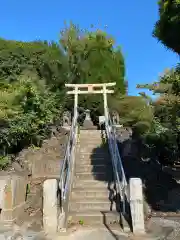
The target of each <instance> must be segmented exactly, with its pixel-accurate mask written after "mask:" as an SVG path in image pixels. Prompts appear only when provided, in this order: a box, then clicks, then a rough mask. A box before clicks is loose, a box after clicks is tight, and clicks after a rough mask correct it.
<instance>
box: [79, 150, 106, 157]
mask: <svg viewBox="0 0 180 240" xmlns="http://www.w3.org/2000/svg"><path fill="white" fill-rule="evenodd" d="M77 154H78V155H79V156H81V157H83V158H84V157H88V156H93V157H94V158H95V157H108V156H110V154H109V152H108V151H104V150H102V149H101V150H98V151H96V150H93V149H92V150H91V151H81V150H79V151H78V152H77Z"/></svg>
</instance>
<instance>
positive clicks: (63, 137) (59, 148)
mask: <svg viewBox="0 0 180 240" xmlns="http://www.w3.org/2000/svg"><path fill="white" fill-rule="evenodd" d="M67 141H68V131H67V130H65V129H63V128H62V129H61V132H59V133H58V134H57V136H53V137H52V138H51V139H48V140H46V141H44V143H43V145H42V147H41V148H39V149H38V148H36V149H35V148H34V149H33V148H28V149H25V150H23V151H22V152H21V153H20V154H19V156H18V158H17V159H16V161H17V162H18V163H19V164H20V165H21V166H22V168H24V169H26V170H27V171H28V174H29V175H32V178H33V179H34V178H41V177H43V178H59V174H60V169H61V163H62V161H63V159H64V156H65V150H66V144H67Z"/></svg>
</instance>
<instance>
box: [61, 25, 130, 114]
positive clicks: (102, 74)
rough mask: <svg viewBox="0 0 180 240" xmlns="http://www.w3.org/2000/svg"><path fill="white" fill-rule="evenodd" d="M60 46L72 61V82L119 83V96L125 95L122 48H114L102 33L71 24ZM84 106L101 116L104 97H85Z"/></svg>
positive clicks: (82, 99)
mask: <svg viewBox="0 0 180 240" xmlns="http://www.w3.org/2000/svg"><path fill="white" fill-rule="evenodd" d="M60 43H61V45H62V47H63V49H64V51H65V52H66V55H67V58H68V63H69V72H70V76H69V78H70V82H72V83H89V84H91V83H105V82H116V88H115V95H120V94H125V90H126V85H125V81H124V76H125V67H124V58H123V56H122V53H121V50H120V48H119V47H118V48H114V39H113V38H112V37H110V36H108V35H107V34H106V33H105V32H102V31H99V30H98V31H95V32H90V31H89V32H88V31H82V30H81V29H79V28H78V27H77V26H75V25H73V24H71V25H70V27H68V28H66V29H65V31H64V32H62V36H61V39H60ZM80 105H81V107H84V108H90V109H92V108H93V109H94V110H95V111H98V109H99V112H101V109H103V108H102V97H101V96H93V98H90V97H88V96H81V97H80Z"/></svg>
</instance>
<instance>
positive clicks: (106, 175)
mask: <svg viewBox="0 0 180 240" xmlns="http://www.w3.org/2000/svg"><path fill="white" fill-rule="evenodd" d="M75 178H76V179H80V180H81V179H82V180H93V179H97V180H99V181H108V180H112V179H113V173H112V170H111V169H110V170H109V171H108V172H101V173H100V172H99V173H95V172H94V173H93V172H92V173H76V175H75Z"/></svg>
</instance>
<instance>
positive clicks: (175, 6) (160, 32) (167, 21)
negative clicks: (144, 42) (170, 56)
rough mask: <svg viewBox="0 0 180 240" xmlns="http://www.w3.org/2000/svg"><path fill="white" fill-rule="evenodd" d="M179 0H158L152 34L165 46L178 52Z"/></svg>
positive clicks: (179, 41)
mask: <svg viewBox="0 0 180 240" xmlns="http://www.w3.org/2000/svg"><path fill="white" fill-rule="evenodd" d="M179 26H180V1H179V0H160V1H159V20H158V21H157V23H156V25H155V28H154V31H153V35H154V36H155V37H156V38H157V39H158V40H159V41H161V42H162V43H163V44H164V45H165V46H167V47H168V48H170V49H172V50H173V51H175V52H176V53H178V54H180V27H179Z"/></svg>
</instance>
